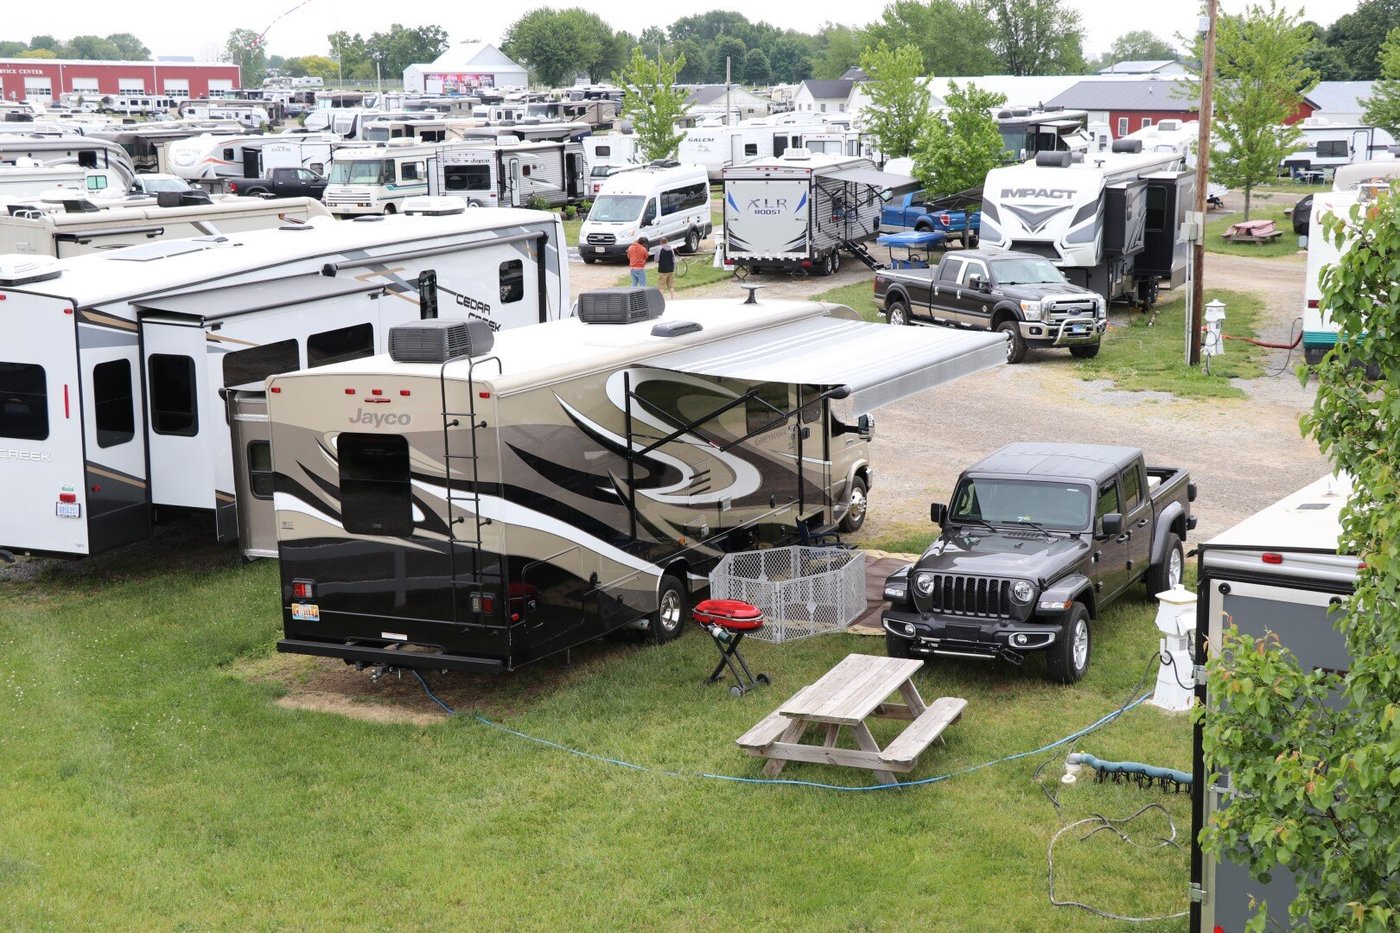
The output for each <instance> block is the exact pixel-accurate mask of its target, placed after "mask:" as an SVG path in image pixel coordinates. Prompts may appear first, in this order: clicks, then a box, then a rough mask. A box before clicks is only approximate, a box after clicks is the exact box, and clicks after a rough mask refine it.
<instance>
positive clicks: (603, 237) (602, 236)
mask: <svg viewBox="0 0 1400 933" xmlns="http://www.w3.org/2000/svg"><path fill="white" fill-rule="evenodd" d="M616 242H617V237H615V236H613V235H612V234H611V233H590V234H589V235H588V245H589V246H612V245H613V244H614V243H616Z"/></svg>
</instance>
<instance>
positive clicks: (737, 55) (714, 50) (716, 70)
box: [709, 36, 749, 84]
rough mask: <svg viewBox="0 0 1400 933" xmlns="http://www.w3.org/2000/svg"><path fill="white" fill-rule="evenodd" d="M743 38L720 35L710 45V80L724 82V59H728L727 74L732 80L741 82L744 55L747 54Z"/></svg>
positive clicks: (716, 82) (718, 82) (715, 82)
mask: <svg viewBox="0 0 1400 933" xmlns="http://www.w3.org/2000/svg"><path fill="white" fill-rule="evenodd" d="M748 51H749V50H748V48H747V47H745V45H744V40H742V39H736V38H735V37H734V36H720V37H719V38H718V39H716V40H715V41H714V43H713V44H712V45H711V46H710V54H709V59H710V81H711V82H712V83H714V84H723V83H724V74H725V71H724V65H725V60H726V59H727V60H728V61H729V75H730V79H731V80H732V81H734V82H736V83H737V82H741V81H742V80H743V75H744V56H745V55H747V54H748Z"/></svg>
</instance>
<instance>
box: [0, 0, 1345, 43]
mask: <svg viewBox="0 0 1400 933" xmlns="http://www.w3.org/2000/svg"><path fill="white" fill-rule="evenodd" d="M1066 2H1067V3H1068V5H1069V6H1070V7H1072V8H1073V9H1076V10H1078V11H1079V14H1080V18H1081V21H1082V23H1083V25H1084V29H1085V33H1086V40H1085V51H1086V52H1087V53H1088V54H1090V55H1097V54H1100V53H1102V52H1105V51H1107V50H1108V47H1109V45H1110V44H1112V42H1113V40H1114V39H1116V38H1117V37H1118V36H1120V35H1122V34H1123V33H1125V32H1129V31H1131V30H1134V29H1147V30H1150V31H1152V32H1155V33H1157V34H1158V35H1159V36H1161V37H1163V38H1164V39H1167V40H1168V41H1172V42H1175V41H1176V40H1175V38H1174V37H1175V35H1176V34H1177V33H1183V34H1184V33H1189V32H1191V31H1192V30H1194V29H1195V23H1196V17H1197V15H1198V11H1199V10H1200V8H1201V5H1200V3H1199V2H1197V0H1146V2H1144V0H1137V2H1132V0H1130V2H1128V4H1127V5H1126V6H1125V5H1124V3H1123V0H1066ZM1356 4H1357V0H1326V2H1324V0H1306V2H1304V3H1302V4H1298V3H1287V2H1285V3H1284V6H1285V7H1287V8H1289V9H1296V8H1298V7H1299V6H1301V8H1302V10H1303V15H1304V17H1305V18H1307V19H1312V20H1314V21H1316V22H1318V23H1321V24H1322V25H1324V26H1326V25H1328V24H1330V23H1331V22H1332V21H1333V20H1334V19H1336V18H1337V17H1338V16H1341V15H1342V14H1344V13H1348V12H1350V11H1352V10H1354V9H1356ZM575 5H576V6H582V7H584V8H586V9H589V10H591V11H593V12H595V13H597V14H598V15H599V16H601V17H603V19H605V20H606V21H607V22H608V23H609V24H611V25H612V27H613V28H614V29H626V30H627V31H628V32H631V33H633V34H636V33H639V32H641V31H642V30H643V29H645V28H646V27H647V26H662V27H664V26H667V25H669V24H670V23H671V22H674V21H675V20H677V19H679V18H681V17H683V16H691V15H694V14H697V13H706V12H709V11H710V10H714V9H735V8H737V9H740V10H742V11H743V12H744V13H745V15H746V16H748V17H749V19H751V20H765V21H767V22H769V23H772V24H773V25H775V26H779V27H781V28H785V29H788V28H790V29H798V30H801V31H803V32H815V31H816V30H817V28H819V27H820V26H821V24H822V23H825V22H828V21H830V22H836V23H843V24H847V25H864V24H865V23H867V22H870V21H871V20H873V19H877V18H879V15H880V10H882V9H883V3H880V2H866V3H856V4H854V5H853V4H852V3H851V2H850V0H803V2H800V3H799V2H795V0H784V2H781V3H774V4H768V5H765V6H764V7H763V8H762V10H761V12H759V11H755V10H754V9H753V8H752V7H749V6H747V5H740V4H733V5H727V4H724V3H723V2H713V0H712V2H695V0H670V2H646V3H642V2H637V0H587V2H583V0H558V2H555V3H534V2H528V0H527V2H524V3H509V4H507V3H501V4H489V3H480V2H478V3H470V4H461V5H457V4H450V5H449V4H445V3H429V2H427V0H400V2H398V3H394V4H385V3H383V2H380V0H240V2H238V3H236V4H231V5H222V6H218V5H216V6H208V7H205V8H204V9H205V11H206V12H213V11H217V14H218V15H216V16H203V15H200V13H199V12H198V10H197V8H196V7H193V6H184V7H180V8H179V9H178V10H175V9H173V8H170V9H167V14H168V15H150V14H149V13H147V14H143V15H140V16H136V17H133V16H132V8H131V7H130V6H128V5H124V4H115V3H98V2H96V0H76V3H74V4H73V6H74V7H80V8H81V10H80V12H81V14H82V15H81V16H80V17H73V18H60V17H56V16H55V15H54V11H53V9H51V8H49V7H47V6H46V5H45V4H42V3H12V4H6V10H5V14H4V16H3V18H0V39H19V40H21V41H28V40H29V38H30V37H31V36H34V35H40V34H51V35H55V36H56V37H57V38H59V39H70V38H72V36H73V35H74V34H79V33H81V34H94V33H95V34H97V35H101V36H105V35H109V34H111V33H114V32H132V33H135V35H136V36H137V37H138V38H139V39H141V40H142V41H143V42H145V43H146V45H147V46H149V47H150V49H151V51H152V52H153V53H154V54H156V55H195V56H203V55H207V54H209V53H210V52H211V51H212V50H213V49H215V48H221V47H222V46H223V43H224V39H225V38H227V36H228V31H229V30H230V29H232V28H234V27H246V28H248V29H253V30H256V31H258V32H262V31H263V30H264V29H266V30H267V44H268V50H269V52H270V53H271V54H274V55H286V56H292V55H309V54H325V53H326V51H327V45H326V36H327V35H328V34H330V33H332V32H334V31H336V30H338V29H344V30H345V31H347V32H350V33H356V32H359V33H362V34H364V35H366V36H368V35H369V34H370V33H373V32H378V31H381V30H385V29H387V28H388V27H389V25H390V24H391V23H394V22H398V23H402V24H403V25H404V26H409V27H414V26H422V25H425V24H430V23H435V24H437V25H439V26H442V27H443V28H444V29H445V30H447V34H448V37H449V38H450V39H451V40H452V41H453V42H462V41H466V40H469V39H480V40H482V41H486V42H491V43H494V44H499V43H500V41H501V33H502V32H504V31H505V29H506V27H507V26H509V25H510V24H511V23H512V22H514V21H515V20H516V19H518V18H519V17H520V16H521V15H523V14H524V13H525V12H526V11H527V10H530V9H533V8H535V7H540V6H553V7H555V8H556V9H557V8H563V7H567V6H575ZM1244 6H1245V3H1244V2H1243V0H1224V2H1223V3H1222V4H1221V8H1222V9H1224V10H1226V11H1229V12H1238V11H1240V10H1242V9H1243V8H1244ZM454 8H455V9H454ZM391 10H392V12H391ZM449 11H450V12H449ZM75 12H78V10H75ZM75 22H77V23H81V26H80V28H78V27H70V26H69V24H70V23H75ZM214 23H217V24H218V25H217V26H215V25H206V24H214ZM75 28H76V29H77V32H76V33H75V32H74V31H73V30H74V29H75Z"/></svg>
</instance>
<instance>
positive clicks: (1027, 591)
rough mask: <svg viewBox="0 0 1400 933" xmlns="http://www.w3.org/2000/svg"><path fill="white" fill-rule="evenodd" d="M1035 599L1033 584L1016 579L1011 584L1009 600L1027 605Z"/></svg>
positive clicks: (1020, 604) (1019, 604)
mask: <svg viewBox="0 0 1400 933" xmlns="http://www.w3.org/2000/svg"><path fill="white" fill-rule="evenodd" d="M1032 599H1035V586H1033V585H1032V584H1031V583H1030V582H1029V581H1027V580H1017V581H1016V582H1015V583H1013V584H1011V601H1012V602H1013V603H1015V604H1016V605H1018V606H1025V605H1029V604H1030V601H1031V600H1032Z"/></svg>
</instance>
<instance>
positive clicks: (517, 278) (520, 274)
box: [501, 259, 525, 305]
mask: <svg viewBox="0 0 1400 933" xmlns="http://www.w3.org/2000/svg"><path fill="white" fill-rule="evenodd" d="M524 297H525V263H523V262H522V261H520V260H519V259H511V260H508V261H506V262H503V263H501V304H503V305H508V304H510V303H512V302H515V301H519V300H520V299H521V298H524Z"/></svg>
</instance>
